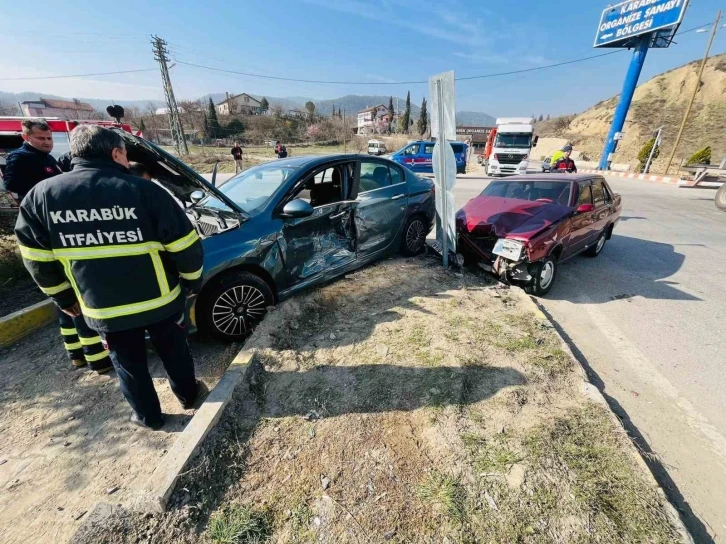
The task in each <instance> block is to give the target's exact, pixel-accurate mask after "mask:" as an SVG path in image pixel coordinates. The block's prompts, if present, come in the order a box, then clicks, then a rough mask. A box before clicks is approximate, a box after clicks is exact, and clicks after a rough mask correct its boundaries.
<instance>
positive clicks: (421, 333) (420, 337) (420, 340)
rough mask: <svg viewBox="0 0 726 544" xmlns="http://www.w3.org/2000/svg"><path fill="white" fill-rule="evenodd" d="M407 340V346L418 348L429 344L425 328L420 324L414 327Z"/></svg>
mask: <svg viewBox="0 0 726 544" xmlns="http://www.w3.org/2000/svg"><path fill="white" fill-rule="evenodd" d="M407 340H408V343H409V344H412V345H414V346H416V347H419V348H421V347H425V346H428V345H429V343H430V342H431V340H430V339H429V336H428V333H427V332H426V327H424V326H423V325H421V324H417V325H414V327H413V328H412V329H411V332H410V333H409V334H408V338H407Z"/></svg>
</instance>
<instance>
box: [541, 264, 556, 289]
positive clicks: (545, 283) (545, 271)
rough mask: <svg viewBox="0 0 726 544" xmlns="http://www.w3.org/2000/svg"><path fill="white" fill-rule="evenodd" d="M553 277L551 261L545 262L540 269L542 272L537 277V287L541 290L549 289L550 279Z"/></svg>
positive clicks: (553, 268)
mask: <svg viewBox="0 0 726 544" xmlns="http://www.w3.org/2000/svg"><path fill="white" fill-rule="evenodd" d="M554 275H555V265H554V264H552V262H551V261H547V262H546V263H545V265H544V266H543V267H542V272H541V273H540V275H539V285H540V287H542V289H547V287H549V285H550V283H552V278H553V276H554Z"/></svg>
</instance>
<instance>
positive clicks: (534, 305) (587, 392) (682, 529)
mask: <svg viewBox="0 0 726 544" xmlns="http://www.w3.org/2000/svg"><path fill="white" fill-rule="evenodd" d="M512 291H516V292H517V293H518V296H519V297H520V299H521V300H522V301H524V303H525V305H529V306H530V309H531V311H532V313H534V314H535V316H536V317H537V319H540V320H542V321H544V322H546V323H547V324H548V325H549V326H550V327H551V328H552V331H553V332H554V333H555V334H556V335H557V338H558V339H559V341H560V344H561V346H562V351H564V352H565V353H566V354H567V355H568V356H569V357H570V359H572V361H573V362H574V365H575V368H577V369H578V371H579V374H580V377H581V378H582V393H583V395H584V396H585V397H586V398H587V399H589V400H591V401H593V402H595V403H597V404H600V405H601V406H602V407H603V408H605V409H607V411H608V414H609V415H610V419H611V420H612V421H613V423H615V425H617V427H619V428H620V429H622V430H623V432H624V433H627V431H626V430H625V428H624V427H623V423H622V421H620V418H619V417H618V416H617V415H616V414H615V412H613V411H612V409H611V408H610V405H609V404H608V401H607V400H606V399H605V397H604V396H603V394H602V393H601V392H600V390H599V389H598V388H597V387H596V386H595V385H593V384H592V383H590V380H589V379H588V377H587V372H586V371H585V368H584V367H583V366H582V365H581V364H580V361H578V359H577V357H575V355H574V354H573V353H572V350H571V349H570V346H569V344H568V343H567V342H566V341H565V339H564V338H562V335H561V334H560V333H559V331H558V330H557V327H555V324H554V323H553V322H552V320H551V319H550V318H549V317H548V316H547V314H546V313H545V312H544V308H543V307H542V306H541V305H540V304H539V303H538V302H537V301H536V300H535V299H534V298H533V297H531V296H529V295H527V294H525V293H524V291H522V290H520V289H512ZM628 444H630V448H629V453H630V455H631V457H632V458H633V459H634V460H635V462H636V464H637V465H638V466H639V467H640V469H641V471H642V472H643V474H645V475H646V478H648V479H649V481H650V483H651V485H652V486H653V488H654V489H656V490H657V492H658V494H659V495H660V496H661V498H662V499H663V504H664V505H665V508H666V513H667V515H668V517H669V518H670V521H671V522H672V523H673V526H674V527H675V528H676V529H677V530H678V533H679V534H680V536H681V543H682V544H694V541H693V537H691V534H690V533H689V532H688V529H687V528H686V526H685V524H684V523H683V520H681V517H680V516H679V515H678V511H677V510H676V508H675V507H674V506H673V505H672V504H671V502H670V501H669V500H668V497H667V496H666V494H665V491H663V488H662V487H661V486H660V484H659V483H658V481H657V480H656V479H655V476H653V473H652V472H651V471H650V467H648V464H647V463H646V462H645V460H644V459H643V457H642V456H641V455H640V452H639V451H638V449H637V448H636V447H635V445H634V444H633V443H632V442H631V441H630V440H628Z"/></svg>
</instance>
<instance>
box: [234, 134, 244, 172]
mask: <svg viewBox="0 0 726 544" xmlns="http://www.w3.org/2000/svg"><path fill="white" fill-rule="evenodd" d="M232 158H234V173H235V174H239V172H240V170H242V165H243V161H242V147H240V145H239V142H235V143H234V147H233V148H232Z"/></svg>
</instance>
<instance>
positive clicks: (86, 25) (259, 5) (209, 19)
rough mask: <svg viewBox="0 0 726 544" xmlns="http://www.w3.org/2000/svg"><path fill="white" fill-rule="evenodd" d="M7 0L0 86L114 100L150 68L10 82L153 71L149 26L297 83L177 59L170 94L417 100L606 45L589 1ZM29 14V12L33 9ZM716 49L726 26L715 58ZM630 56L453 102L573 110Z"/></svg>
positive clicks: (504, 111)
mask: <svg viewBox="0 0 726 544" xmlns="http://www.w3.org/2000/svg"><path fill="white" fill-rule="evenodd" d="M28 5H29V4H23V3H21V2H6V3H5V5H4V6H3V9H2V18H0V50H2V51H4V54H3V55H2V57H1V58H0V90H3V91H11V92H20V91H34V92H39V93H48V94H56V95H62V96H69V97H87V98H109V99H115V100H145V99H157V100H158V99H163V92H162V90H161V80H160V77H159V73H158V70H152V71H149V72H142V73H133V74H124V75H110V76H94V77H84V78H70V79H45V80H23V81H8V80H3V78H20V77H23V78H30V77H39V76H48V75H69V74H82V73H95V72H108V71H115V70H135V69H144V68H150V69H154V68H156V63H155V62H154V60H153V57H152V53H151V45H150V43H149V42H150V38H149V36H150V35H151V34H158V35H160V36H161V37H163V38H165V39H166V40H168V41H169V42H170V44H171V45H170V50H171V56H172V57H173V59H175V60H178V61H180V62H186V63H192V64H199V65H204V66H209V67H214V68H223V69H227V70H232V71H242V72H247V73H254V74H265V75H272V76H282V77H288V78H300V79H320V80H335V81H345V82H351V81H355V82H366V83H370V85H362V84H317V83H297V82H286V81H278V80H270V79H261V78H257V77H251V76H242V75H235V74H224V73H219V72H213V71H209V70H205V69H201V68H196V67H192V66H188V65H183V64H176V66H175V67H174V68H173V69H172V82H173V84H174V87H175V91H176V94H177V97H178V98H198V97H199V96H202V95H204V94H206V93H215V92H225V91H229V92H233V93H239V92H248V93H251V94H260V95H268V96H309V97H313V98H319V99H326V98H335V97H338V96H342V95H345V94H383V95H394V96H402V97H403V96H405V95H406V91H407V90H410V91H411V96H412V101H413V102H414V103H416V104H418V103H420V101H421V97H422V96H423V95H424V94H425V93H427V85H425V84H410V85H400V86H399V85H383V83H386V82H391V81H402V80H405V81H411V80H414V81H415V80H426V79H427V78H428V76H430V75H432V74H436V73H439V72H443V71H446V70H452V69H453V70H455V72H456V75H457V77H461V76H463V77H466V76H473V75H480V74H491V73H498V72H505V71H510V70H517V69H521V68H532V67H536V66H541V65H544V64H549V63H554V62H559V61H565V60H570V59H576V58H581V57H585V56H590V55H593V54H597V53H600V52H606V51H609V50H595V49H593V48H592V43H593V39H594V34H595V30H596V26H597V23H598V20H599V17H600V12H601V11H602V9H603V8H604V7H605V5H606V3H605V2H601V1H598V0H580V1H579V2H572V1H561V0H551V1H545V2H543V1H541V0H517V1H516V2H512V1H508V2H504V1H502V2H499V3H495V2H491V1H489V2H480V1H476V2H475V1H473V0H468V1H466V0H465V1H459V0H451V1H444V0H441V1H437V2H434V1H431V2H428V1H427V0H370V1H363V0H306V1H303V0H300V1H284V0H277V1H275V2H270V1H262V0H244V1H241V2H236V3H228V2H221V1H218V0H210V1H208V2H205V3H204V4H202V3H201V2H197V1H193V0H174V1H171V0H155V1H154V2H148V1H147V0H144V1H137V0H128V1H126V2H123V3H113V4H110V3H107V2H88V1H87V0H83V1H81V0H64V2H63V3H62V7H61V4H60V3H58V2H34V3H33V4H32V6H33V8H32V9H29V8H28ZM719 7H724V3H723V0H695V1H693V2H691V6H690V7H689V10H688V13H687V14H686V17H685V21H684V23H683V26H682V29H684V30H685V29H688V28H692V27H694V26H699V25H703V24H708V23H709V22H710V21H712V20H713V18H714V17H715V14H716V11H717V9H718V8H719ZM33 14H38V15H37V16H36V17H35V18H34V17H33ZM707 38H708V35H707V34H700V33H696V32H690V33H688V34H685V35H684V36H682V37H680V39H679V40H678V41H679V43H678V44H674V45H673V46H672V47H671V48H670V49H665V50H652V51H650V52H649V54H648V58H647V61H646V65H645V68H644V70H643V76H642V78H641V82H643V81H645V80H646V79H647V78H649V77H651V76H653V75H655V74H657V73H660V72H662V71H664V70H667V69H670V68H674V67H677V66H679V65H681V64H684V63H686V62H688V61H691V60H693V59H695V58H699V57H700V56H702V55H703V51H704V49H705V46H706V41H707ZM724 51H726V29H724V30H722V31H721V33H720V34H719V36H717V38H716V41H715V43H714V48H713V53H721V52H724ZM628 59H629V53H628V52H620V53H618V54H614V55H611V56H607V57H604V58H600V59H594V60H590V61H587V62H583V63H580V64H576V65H572V66H566V67H561V68H555V69H549V70H543V71H539V72H534V73H530V74H525V75H510V76H504V77H493V78H486V79H477V80H473V81H466V82H458V83H457V109H458V110H475V111H483V112H487V113H491V114H493V115H528V114H531V113H534V114H536V115H539V114H540V113H544V114H547V113H550V114H553V115H555V114H560V113H571V112H577V111H582V110H584V109H586V108H588V107H589V106H591V105H592V104H594V103H595V102H598V101H599V100H602V99H604V98H607V97H610V96H612V95H614V94H617V93H618V92H619V91H620V87H621V85H622V81H623V77H624V75H625V71H626V69H627V64H628Z"/></svg>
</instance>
